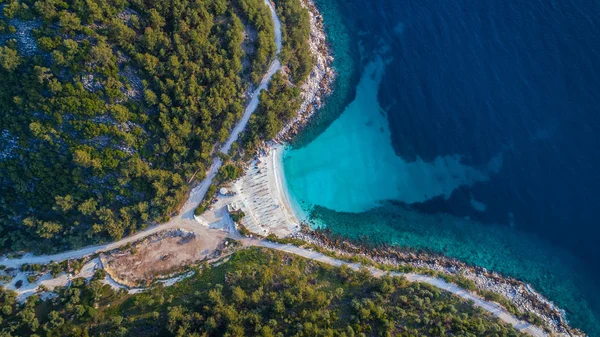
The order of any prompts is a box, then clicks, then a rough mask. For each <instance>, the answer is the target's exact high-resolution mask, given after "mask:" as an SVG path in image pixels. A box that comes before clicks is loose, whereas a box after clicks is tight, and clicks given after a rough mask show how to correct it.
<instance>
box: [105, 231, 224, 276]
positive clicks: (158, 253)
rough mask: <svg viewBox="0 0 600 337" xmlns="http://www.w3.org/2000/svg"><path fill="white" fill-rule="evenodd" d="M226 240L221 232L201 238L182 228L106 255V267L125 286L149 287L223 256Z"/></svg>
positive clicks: (155, 235)
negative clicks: (200, 263)
mask: <svg viewBox="0 0 600 337" xmlns="http://www.w3.org/2000/svg"><path fill="white" fill-rule="evenodd" d="M225 237H226V233H224V232H220V231H206V233H205V235H201V236H200V235H196V234H195V233H193V232H188V231H184V230H181V229H177V230H170V231H163V232H159V233H156V234H154V235H151V236H148V237H146V238H144V239H143V240H141V241H138V242H135V243H134V244H132V245H131V248H129V249H125V250H121V251H114V252H110V253H107V254H102V255H101V260H102V265H103V266H104V269H105V270H106V272H107V273H108V274H109V275H110V276H111V277H112V278H113V279H114V280H115V281H116V282H118V283H120V284H122V285H125V286H127V287H137V286H147V285H149V284H150V283H152V281H154V280H156V279H160V278H166V277H168V276H169V275H172V274H174V273H178V272H181V271H182V270H183V269H184V268H185V267H186V266H188V265H191V264H193V263H196V262H199V261H202V260H205V259H206V260H209V259H211V258H213V257H215V256H218V255H220V253H221V251H222V250H223V248H225Z"/></svg>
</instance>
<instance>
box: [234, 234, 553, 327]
mask: <svg viewBox="0 0 600 337" xmlns="http://www.w3.org/2000/svg"><path fill="white" fill-rule="evenodd" d="M239 240H241V241H242V242H243V243H244V244H245V245H248V246H260V247H265V248H270V249H276V250H279V251H282V252H286V253H290V254H294V255H298V256H302V257H304V258H307V259H311V260H315V261H319V262H322V263H325V264H328V265H331V266H335V267H340V266H342V265H346V266H348V267H349V268H351V269H353V270H358V269H360V268H361V267H362V265H361V264H360V263H348V262H345V261H342V260H338V259H335V258H332V257H330V256H327V255H324V254H322V253H319V252H315V251H312V250H308V249H304V248H300V247H297V246H293V245H284V244H280V243H275V242H271V241H265V240H256V239H249V238H242V239H239ZM368 269H369V271H370V272H371V275H373V276H375V277H381V276H383V275H387V274H388V272H386V271H383V270H381V269H377V268H373V267H368ZM389 274H390V275H391V276H403V277H405V278H406V279H408V280H409V281H411V282H424V283H428V284H431V285H432V286H434V287H436V288H439V289H442V290H446V291H449V292H451V293H452V294H454V295H456V296H458V297H460V298H463V299H465V300H468V301H472V302H473V305H475V306H477V307H480V308H481V309H483V310H485V311H487V312H489V313H490V314H492V315H493V316H495V317H497V318H498V319H500V320H502V321H504V322H506V323H508V324H510V325H512V326H513V327H514V328H515V329H517V330H518V331H520V332H522V333H527V334H529V335H532V336H535V337H545V336H548V334H546V333H545V332H544V331H543V330H542V329H541V328H539V327H537V326H535V325H533V324H531V323H529V322H526V321H522V320H520V319H518V318H517V317H515V316H513V315H512V314H511V313H509V312H508V311H506V309H504V308H503V307H502V306H500V305H499V304H497V303H495V302H490V301H486V300H485V299H483V298H481V297H479V296H477V295H475V294H473V293H472V292H469V291H467V290H465V289H462V288H460V287H459V286H457V285H455V284H452V283H448V282H446V281H444V280H442V279H438V278H435V277H431V276H426V275H419V274H413V273H398V272H390V273H389Z"/></svg>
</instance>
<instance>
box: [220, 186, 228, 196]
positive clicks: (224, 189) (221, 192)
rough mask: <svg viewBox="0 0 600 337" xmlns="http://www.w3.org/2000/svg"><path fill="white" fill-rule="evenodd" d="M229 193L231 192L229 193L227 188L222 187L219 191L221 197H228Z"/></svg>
mask: <svg viewBox="0 0 600 337" xmlns="http://www.w3.org/2000/svg"><path fill="white" fill-rule="evenodd" d="M228 192H229V191H227V189H226V188H225V187H221V189H220V190H219V193H220V194H221V195H227V193H228Z"/></svg>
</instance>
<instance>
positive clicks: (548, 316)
mask: <svg viewBox="0 0 600 337" xmlns="http://www.w3.org/2000/svg"><path fill="white" fill-rule="evenodd" d="M292 237H293V238H296V239H300V240H302V241H305V242H308V243H311V244H314V245H316V246H318V247H321V248H324V249H326V250H329V251H331V252H334V253H336V254H339V255H342V256H343V255H347V256H360V257H365V258H367V259H369V260H371V261H373V262H375V263H380V264H384V265H390V266H411V267H415V268H423V269H428V270H432V271H435V272H440V273H443V274H446V275H452V276H462V277H464V278H466V279H468V280H471V281H473V282H474V283H475V285H476V287H477V290H478V291H489V292H494V293H496V294H498V295H500V296H502V297H504V298H506V299H507V300H508V301H510V302H511V303H512V304H514V305H515V307H516V308H517V309H518V310H519V311H520V312H523V313H533V314H535V315H537V316H538V317H539V318H541V319H542V321H543V322H544V324H545V325H546V327H547V328H549V329H550V330H551V333H552V334H553V335H559V336H585V335H586V334H585V333H583V332H582V331H579V330H578V329H575V328H572V327H570V326H569V325H568V322H567V320H566V319H565V311H564V310H562V309H560V308H558V307H557V306H556V305H555V304H554V303H552V302H551V301H550V300H548V299H547V298H545V297H544V296H543V295H541V294H540V293H538V292H536V291H535V290H534V289H533V288H532V287H531V286H530V285H529V284H527V283H525V282H522V281H519V280H517V279H514V278H511V277H505V276H502V275H500V274H498V273H495V272H490V271H488V270H487V269H485V268H482V267H479V266H472V265H468V264H466V263H464V262H462V261H459V260H456V259H452V258H449V257H446V256H444V255H438V254H432V253H424V252H416V251H411V250H409V249H398V248H394V247H391V246H378V247H368V246H367V245H364V244H362V243H360V242H353V241H351V240H350V239H347V238H342V237H337V236H334V235H332V234H331V233H330V232H328V231H324V230H312V229H310V228H308V226H303V228H302V230H301V231H300V232H298V233H296V234H294V235H293V236H292Z"/></svg>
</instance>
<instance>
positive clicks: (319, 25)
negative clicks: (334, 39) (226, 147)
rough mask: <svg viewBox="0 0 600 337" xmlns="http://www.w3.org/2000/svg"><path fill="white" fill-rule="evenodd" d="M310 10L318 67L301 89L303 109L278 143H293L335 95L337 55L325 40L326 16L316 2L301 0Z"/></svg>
mask: <svg viewBox="0 0 600 337" xmlns="http://www.w3.org/2000/svg"><path fill="white" fill-rule="evenodd" d="M300 2H301V3H302V5H303V6H304V7H305V8H307V9H308V13H309V19H310V40H309V46H310V50H311V52H312V54H313V56H314V58H315V65H314V66H313V69H312V70H311V72H310V74H309V75H308V78H307V79H306V81H305V82H304V83H303V84H302V85H301V86H300V89H301V91H302V93H301V97H302V105H301V106H300V109H299V110H298V112H297V115H296V116H295V117H294V118H293V119H292V120H291V121H290V122H289V123H287V124H286V125H284V126H283V128H282V129H281V130H280V131H279V132H278V133H277V136H275V139H274V141H276V142H282V143H283V142H289V141H290V140H291V139H292V138H293V137H294V136H295V135H297V134H298V132H300V131H301V130H302V128H303V127H304V126H306V124H307V123H308V122H309V121H310V118H311V117H312V116H313V115H314V113H315V112H316V111H317V110H318V109H319V108H320V107H321V104H322V99H323V98H324V97H325V96H327V95H329V94H330V93H331V84H332V83H333V81H334V79H335V77H336V72H335V69H334V68H333V67H332V64H333V55H332V54H331V48H330V46H329V45H328V43H327V39H326V36H325V27H324V23H323V16H322V15H321V13H319V10H318V9H317V7H316V5H315V4H314V2H313V0H301V1H300Z"/></svg>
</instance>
